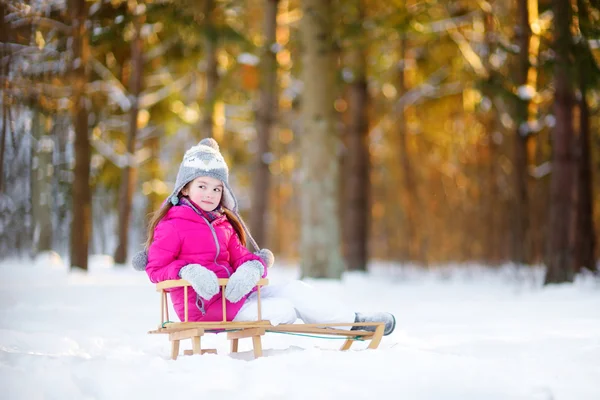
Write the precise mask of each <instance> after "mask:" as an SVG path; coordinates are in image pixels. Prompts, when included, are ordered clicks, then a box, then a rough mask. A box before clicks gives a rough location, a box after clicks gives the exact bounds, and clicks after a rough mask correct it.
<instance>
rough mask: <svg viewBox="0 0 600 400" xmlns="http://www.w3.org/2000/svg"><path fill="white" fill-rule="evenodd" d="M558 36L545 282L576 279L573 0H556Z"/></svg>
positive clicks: (555, 42)
mask: <svg viewBox="0 0 600 400" xmlns="http://www.w3.org/2000/svg"><path fill="white" fill-rule="evenodd" d="M552 10H553V13H554V25H555V38H554V53H555V54H556V65H555V67H554V85H555V95H554V96H555V99H554V112H555V115H556V125H555V127H554V131H553V135H552V136H553V137H552V139H553V143H552V148H553V154H552V182H551V188H550V202H551V204H550V224H549V231H550V234H549V236H548V238H549V242H548V258H547V263H548V268H547V271H546V278H545V280H544V283H545V284H549V283H560V282H572V281H573V278H574V271H573V259H572V244H573V243H572V240H573V234H574V228H575V224H574V215H573V214H574V212H573V211H574V207H573V200H574V198H573V197H574V194H575V184H574V183H575V177H576V174H575V171H576V163H575V161H576V160H575V156H574V154H573V150H574V143H575V140H574V139H575V134H574V130H573V106H574V104H575V102H574V95H573V87H572V83H571V76H570V66H571V64H570V61H569V60H570V57H569V56H570V48H571V46H572V38H571V32H570V24H571V14H572V13H571V4H570V1H569V0H553V2H552Z"/></svg>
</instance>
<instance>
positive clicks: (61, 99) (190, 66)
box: [0, 0, 600, 283]
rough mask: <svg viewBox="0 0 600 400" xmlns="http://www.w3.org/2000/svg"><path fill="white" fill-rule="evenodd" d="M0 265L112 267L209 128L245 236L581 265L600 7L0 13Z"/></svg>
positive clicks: (552, 268) (425, 5) (415, 259)
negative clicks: (45, 261)
mask: <svg viewBox="0 0 600 400" xmlns="http://www.w3.org/2000/svg"><path fill="white" fill-rule="evenodd" d="M0 11H1V12H0V14H1V15H2V16H3V18H2V19H1V20H0V24H1V25H0V35H1V36H0V42H1V48H0V50H1V54H0V61H1V64H0V77H1V82H2V95H1V96H0V101H1V104H2V110H1V116H0V124H1V125H0V127H1V131H0V156H1V159H0V257H2V258H5V257H11V256H26V257H35V256H36V255H38V254H40V253H42V252H46V251H55V252H57V253H59V254H61V255H64V256H66V258H68V259H69V262H70V264H71V266H72V268H78V269H83V270H86V269H87V267H88V257H89V254H98V253H100V254H110V255H112V256H114V260H115V262H116V263H117V264H127V263H128V261H129V260H130V259H131V257H132V254H133V253H134V252H135V251H137V250H140V249H141V248H142V243H143V242H144V240H145V237H144V236H145V227H146V222H147V217H148V214H149V213H151V212H152V211H155V210H156V209H157V208H158V207H159V206H160V204H161V203H162V202H163V201H164V200H165V198H166V196H167V195H168V194H169V193H170V190H171V188H172V186H173V183H174V178H175V175H176V171H177V168H178V165H179V162H180V160H181V158H182V155H183V153H184V152H185V150H186V149H187V148H189V147H190V146H192V145H193V144H195V143H197V142H198V141H199V140H200V139H202V138H204V137H214V138H215V139H216V140H217V141H218V142H219V144H220V146H221V151H222V153H223V155H224V157H225V158H226V161H227V162H228V164H229V166H230V171H231V174H230V179H231V183H232V186H233V188H234V190H235V192H236V195H237V197H238V199H239V201H240V208H241V213H242V215H243V216H244V218H245V220H246V221H249V222H250V228H251V231H252V233H253V236H254V237H255V238H256V240H257V241H258V243H259V244H260V245H261V246H264V247H268V248H270V249H271V250H272V251H273V252H274V253H275V255H276V257H281V258H285V259H296V260H299V262H300V266H301V270H302V275H303V276H311V277H329V278H339V277H340V276H341V274H342V272H343V271H345V270H367V269H368V265H369V261H372V260H386V261H390V262H392V263H397V264H405V263H410V264H413V265H419V266H422V267H424V268H429V267H433V266H440V265H444V264H447V263H450V262H460V263H480V264H484V265H488V266H490V268H492V267H494V266H498V265H501V264H505V263H513V264H515V265H518V266H523V267H526V266H531V265H540V264H543V265H545V266H546V279H545V281H546V283H554V282H565V281H573V279H574V277H575V276H576V274H578V273H581V272H583V271H592V272H595V273H597V269H598V267H597V259H598V253H599V251H598V246H597V237H598V234H599V233H600V232H599V227H600V180H599V178H598V177H599V176H600V113H599V112H598V110H599V109H600V86H599V83H600V82H599V78H600V69H599V68H598V66H599V63H600V1H599V0H552V1H550V0H514V1H496V2H486V1H483V0H470V1H466V0H464V1H449V0H437V1H436V0H422V1H417V0H406V1H396V0H388V1H375V0H347V1H342V0H245V1H244V0H218V1H217V0H202V1H194V0H179V1H175V0H172V1H168V0H165V1H141V0H128V1H120V0H110V1H106V0H104V1H85V0H38V1H13V0H2V1H1V2H0Z"/></svg>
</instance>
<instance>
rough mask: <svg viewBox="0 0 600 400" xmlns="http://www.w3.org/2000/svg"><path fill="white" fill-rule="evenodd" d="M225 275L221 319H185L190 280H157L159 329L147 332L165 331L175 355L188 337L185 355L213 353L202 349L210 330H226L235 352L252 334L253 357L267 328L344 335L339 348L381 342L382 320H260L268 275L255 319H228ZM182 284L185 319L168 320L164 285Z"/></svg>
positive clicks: (258, 352)
mask: <svg viewBox="0 0 600 400" xmlns="http://www.w3.org/2000/svg"><path fill="white" fill-rule="evenodd" d="M228 281H229V280H228V279H219V286H220V287H221V298H222V307H223V321H217V322H190V321H188V302H187V298H188V297H187V296H188V292H189V290H188V287H189V286H191V285H190V283H189V282H188V281H186V280H184V279H179V280H168V281H163V282H159V283H158V284H156V291H157V292H159V293H160V325H158V329H156V330H152V331H149V332H148V333H150V334H168V335H169V340H170V341H171V358H172V359H173V360H176V359H177V356H178V355H179V342H180V341H181V340H184V339H190V340H191V341H192V349H191V350H184V352H183V354H184V355H193V354H205V353H212V354H216V353H217V350H216V349H203V348H202V342H201V339H202V336H204V334H205V333H211V332H222V331H225V332H227V339H228V340H231V352H232V353H237V351H238V342H239V340H240V339H244V338H252V345H253V349H254V358H258V357H261V356H262V342H261V338H262V336H264V335H265V334H266V333H268V332H286V333H298V334H306V335H311V334H312V335H327V336H332V337H336V336H337V337H345V338H346V340H344V343H343V344H342V347H341V348H340V350H348V349H350V346H352V343H354V341H356V340H360V341H370V343H369V346H368V348H369V349H376V348H377V347H378V346H379V343H381V338H382V337H383V331H384V328H385V323H383V322H368V323H332V324H280V325H277V326H273V325H271V323H270V322H269V321H267V320H263V319H262V316H261V301H260V288H261V287H262V286H266V285H268V284H269V281H268V279H261V280H260V281H259V282H258V285H257V286H258V287H257V295H258V320H257V321H248V322H232V321H227V315H226V308H225V286H226V285H227V282H228ZM176 287H183V292H184V296H185V299H186V301H185V308H184V314H185V318H184V319H185V320H184V322H171V321H169V307H168V300H167V291H166V289H171V288H176ZM359 325H360V326H375V327H376V328H375V332H368V331H364V330H356V331H350V330H344V329H339V327H348V326H359Z"/></svg>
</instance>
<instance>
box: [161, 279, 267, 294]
mask: <svg viewBox="0 0 600 400" xmlns="http://www.w3.org/2000/svg"><path fill="white" fill-rule="evenodd" d="M227 282H229V279H224V278H220V279H219V286H226V285H227ZM268 284H269V280H268V279H266V278H263V279H261V280H259V281H258V283H257V286H267V285H268ZM185 286H192V284H191V283H189V282H188V281H186V280H185V279H171V280H168V281H162V282H158V283H157V284H156V291H157V292H160V291H161V290H165V289H172V288H178V287H185Z"/></svg>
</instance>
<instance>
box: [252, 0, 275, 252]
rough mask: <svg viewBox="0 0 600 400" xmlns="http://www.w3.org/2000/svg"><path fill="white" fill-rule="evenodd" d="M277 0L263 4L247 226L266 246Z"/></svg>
mask: <svg viewBox="0 0 600 400" xmlns="http://www.w3.org/2000/svg"><path fill="white" fill-rule="evenodd" d="M278 4H279V0H266V1H265V17H264V18H265V19H264V29H265V32H264V34H265V43H264V46H263V50H262V58H261V80H260V94H259V96H260V97H259V99H260V100H259V101H260V102H259V104H258V113H257V118H256V135H257V145H258V150H257V153H256V158H255V160H254V175H253V182H252V215H251V218H250V226H251V229H252V234H253V235H254V238H255V239H256V242H257V243H258V244H259V246H260V245H262V246H265V245H266V239H267V234H266V230H267V226H268V224H267V223H268V220H267V210H268V209H269V188H270V181H271V174H270V172H269V164H268V158H267V154H268V153H269V152H270V150H269V140H270V138H271V131H272V130H273V125H274V123H275V116H276V113H277V60H276V58H275V52H274V51H273V50H274V47H273V46H274V45H275V44H276V43H277V38H276V36H275V32H276V29H277V6H278Z"/></svg>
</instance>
